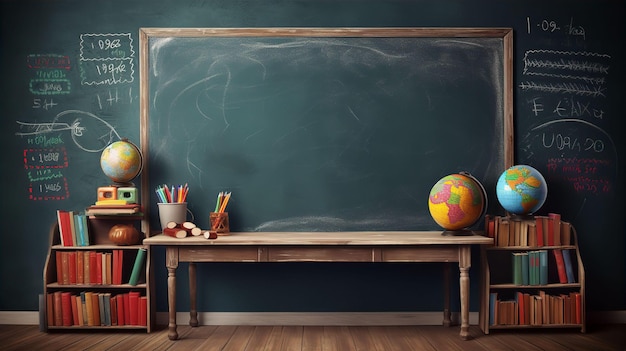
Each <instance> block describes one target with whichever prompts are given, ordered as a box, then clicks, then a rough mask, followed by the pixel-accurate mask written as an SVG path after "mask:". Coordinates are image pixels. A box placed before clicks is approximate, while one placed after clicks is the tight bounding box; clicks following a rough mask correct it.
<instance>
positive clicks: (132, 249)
mask: <svg viewBox="0 0 626 351" xmlns="http://www.w3.org/2000/svg"><path fill="white" fill-rule="evenodd" d="M67 212H70V211H61V210H59V211H58V221H57V222H56V223H54V224H53V225H52V228H51V230H50V246H49V250H48V257H47V258H46V263H45V267H44V294H43V296H44V299H45V309H43V311H41V313H44V315H43V316H42V320H43V321H44V329H45V330H74V329H111V330H115V329H118V330H119V329H138V330H145V331H146V332H150V331H151V330H152V328H153V326H154V319H155V315H154V308H153V306H154V301H151V300H150V299H151V298H150V296H151V294H150V280H151V277H150V275H151V271H150V253H149V251H148V250H147V248H146V247H144V246H143V245H142V244H141V241H142V239H143V238H144V235H141V234H140V237H139V238H137V239H138V240H137V241H136V242H135V243H133V244H130V245H117V244H116V243H114V242H113V241H111V239H110V237H109V231H110V230H111V228H113V226H115V225H120V224H124V225H128V226H132V227H135V228H136V229H137V231H138V232H139V233H141V232H140V228H139V227H140V224H141V221H142V220H143V219H144V218H143V215H142V214H141V213H140V212H137V213H131V214H100V213H98V214H93V213H89V211H86V212H85V213H70V218H72V216H75V218H74V223H75V224H74V225H73V226H71V225H69V223H70V221H69V220H68V219H67ZM77 223H81V225H80V228H79V226H78V224H77ZM68 228H69V229H68Z"/></svg>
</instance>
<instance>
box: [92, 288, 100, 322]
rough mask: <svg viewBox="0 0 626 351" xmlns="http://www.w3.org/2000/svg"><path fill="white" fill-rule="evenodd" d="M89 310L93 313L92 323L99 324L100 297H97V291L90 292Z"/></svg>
mask: <svg viewBox="0 0 626 351" xmlns="http://www.w3.org/2000/svg"><path fill="white" fill-rule="evenodd" d="M91 310H92V314H93V325H94V326H99V325H101V323H100V298H99V297H98V293H95V292H94V293H92V294H91Z"/></svg>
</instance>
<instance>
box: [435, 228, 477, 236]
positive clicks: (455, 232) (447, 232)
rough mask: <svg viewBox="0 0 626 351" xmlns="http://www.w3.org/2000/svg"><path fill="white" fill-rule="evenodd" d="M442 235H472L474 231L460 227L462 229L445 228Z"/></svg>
mask: <svg viewBox="0 0 626 351" xmlns="http://www.w3.org/2000/svg"><path fill="white" fill-rule="evenodd" d="M441 235H443V236H470V235H474V231H472V230H469V229H460V230H444V231H443V232H442V233H441Z"/></svg>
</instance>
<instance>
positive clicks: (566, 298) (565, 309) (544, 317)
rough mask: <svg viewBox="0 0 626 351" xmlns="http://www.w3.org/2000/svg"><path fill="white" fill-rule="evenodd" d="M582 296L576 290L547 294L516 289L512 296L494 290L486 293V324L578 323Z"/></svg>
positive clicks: (581, 318)
mask: <svg viewBox="0 0 626 351" xmlns="http://www.w3.org/2000/svg"><path fill="white" fill-rule="evenodd" d="M582 310H583V308H582V298H581V294H580V293H579V292H570V293H569V294H559V295H556V294H555V295H549V294H546V293H545V291H538V292H537V293H536V294H531V293H525V292H521V291H518V292H516V293H515V298H512V299H504V300H502V299H500V298H499V296H498V293H497V292H492V293H490V296H489V325H491V326H494V325H544V324H581V323H582V320H583V317H582Z"/></svg>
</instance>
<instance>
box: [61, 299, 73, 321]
mask: <svg viewBox="0 0 626 351" xmlns="http://www.w3.org/2000/svg"><path fill="white" fill-rule="evenodd" d="M61 308H62V311H63V312H62V313H63V326H64V327H70V326H72V294H71V293H70V292H68V291H64V292H62V293H61Z"/></svg>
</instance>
